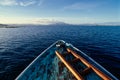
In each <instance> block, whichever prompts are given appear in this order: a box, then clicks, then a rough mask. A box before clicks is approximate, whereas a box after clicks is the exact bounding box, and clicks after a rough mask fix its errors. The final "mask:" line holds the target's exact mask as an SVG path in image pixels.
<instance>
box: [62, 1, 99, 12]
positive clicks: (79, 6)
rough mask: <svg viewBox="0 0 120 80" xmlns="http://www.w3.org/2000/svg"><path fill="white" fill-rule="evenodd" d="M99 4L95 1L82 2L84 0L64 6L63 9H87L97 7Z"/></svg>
mask: <svg viewBox="0 0 120 80" xmlns="http://www.w3.org/2000/svg"><path fill="white" fill-rule="evenodd" d="M99 5H100V4H97V3H84V2H79V3H74V4H71V5H68V6H65V7H64V8H63V10H88V9H93V8H96V7H98V6H99Z"/></svg>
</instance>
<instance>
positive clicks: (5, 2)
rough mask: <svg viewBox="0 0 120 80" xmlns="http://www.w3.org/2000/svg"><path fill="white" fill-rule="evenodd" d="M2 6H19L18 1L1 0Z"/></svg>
mask: <svg viewBox="0 0 120 80" xmlns="http://www.w3.org/2000/svg"><path fill="white" fill-rule="evenodd" d="M0 5H2V6H13V5H18V3H17V2H16V0H0Z"/></svg>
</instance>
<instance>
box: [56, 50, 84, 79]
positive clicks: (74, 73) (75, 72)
mask: <svg viewBox="0 0 120 80" xmlns="http://www.w3.org/2000/svg"><path fill="white" fill-rule="evenodd" d="M55 53H56V55H57V56H58V58H59V59H60V60H61V61H62V62H63V63H64V64H65V66H66V67H67V68H68V69H69V70H70V72H71V73H72V74H73V75H74V76H75V78H76V79H77V80H84V79H83V77H82V76H81V75H80V74H79V73H78V72H77V71H76V70H75V69H74V68H73V67H72V66H71V65H70V64H69V62H67V61H66V60H65V58H64V57H63V56H62V55H61V54H60V53H59V52H58V51H55Z"/></svg>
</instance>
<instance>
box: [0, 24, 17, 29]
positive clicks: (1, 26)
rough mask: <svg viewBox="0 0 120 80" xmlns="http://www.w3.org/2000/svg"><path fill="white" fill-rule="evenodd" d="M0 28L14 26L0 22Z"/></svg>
mask: <svg viewBox="0 0 120 80" xmlns="http://www.w3.org/2000/svg"><path fill="white" fill-rule="evenodd" d="M0 28H16V26H14V25H8V24H0Z"/></svg>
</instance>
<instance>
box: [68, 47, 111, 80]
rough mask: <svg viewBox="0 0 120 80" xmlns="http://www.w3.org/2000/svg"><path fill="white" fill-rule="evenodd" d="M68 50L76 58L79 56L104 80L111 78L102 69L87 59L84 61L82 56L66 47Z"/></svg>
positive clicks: (83, 60)
mask: <svg viewBox="0 0 120 80" xmlns="http://www.w3.org/2000/svg"><path fill="white" fill-rule="evenodd" d="M67 51H68V52H71V53H72V54H73V55H74V56H75V57H76V58H79V59H80V60H81V61H82V62H83V63H84V64H85V65H86V66H87V67H90V68H91V69H92V70H93V71H94V72H95V73H96V74H97V75H99V76H100V77H101V78H102V79H104V80H112V79H111V78H110V77H108V76H107V75H105V74H104V73H103V72H102V71H100V70H99V69H97V68H96V67H94V66H93V65H92V64H90V63H89V62H88V61H86V60H85V59H84V58H83V57H81V56H80V55H78V54H77V53H76V52H74V51H73V50H71V49H70V48H67Z"/></svg>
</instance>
